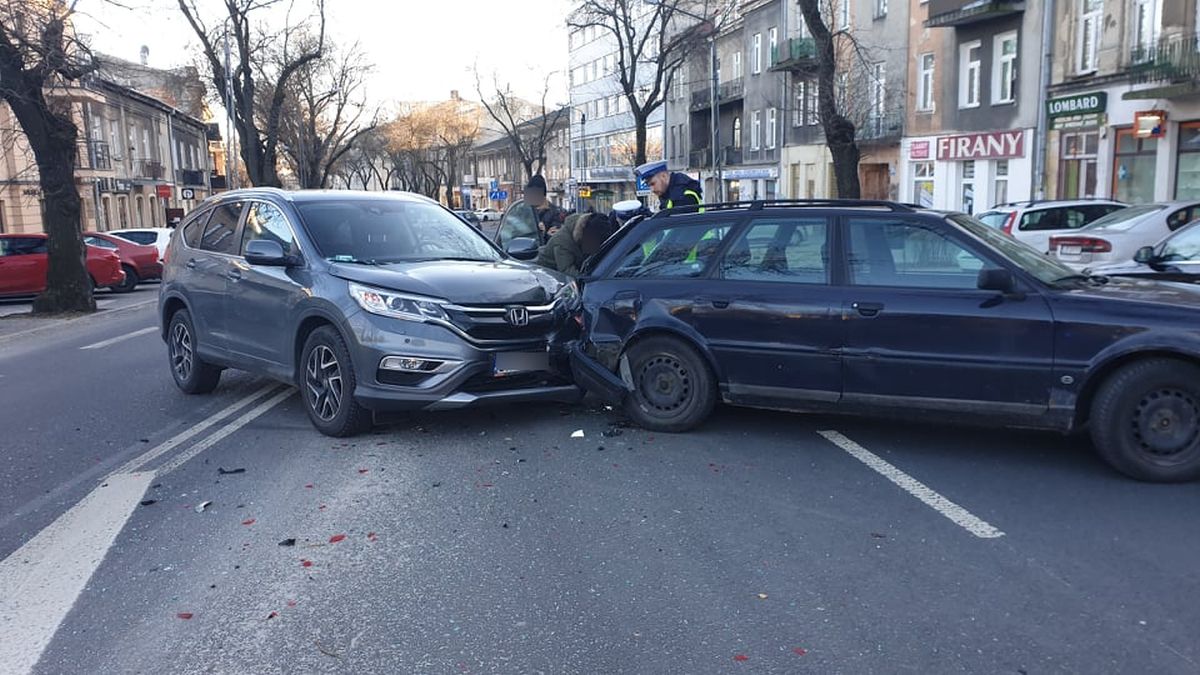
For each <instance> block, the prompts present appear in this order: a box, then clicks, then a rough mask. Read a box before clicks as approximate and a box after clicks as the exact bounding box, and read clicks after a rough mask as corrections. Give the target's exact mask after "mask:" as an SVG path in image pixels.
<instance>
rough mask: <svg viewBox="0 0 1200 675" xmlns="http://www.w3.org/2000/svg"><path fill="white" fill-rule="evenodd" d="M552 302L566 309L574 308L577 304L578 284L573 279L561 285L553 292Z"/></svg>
mask: <svg viewBox="0 0 1200 675" xmlns="http://www.w3.org/2000/svg"><path fill="white" fill-rule="evenodd" d="M554 302H555V304H561V305H562V306H563V307H565V308H567V309H575V308H576V307H578V306H579V286H578V285H577V284H576V283H575V282H574V281H571V282H570V283H568V284H565V285H563V287H562V288H560V289H558V292H557V293H555V294H554Z"/></svg>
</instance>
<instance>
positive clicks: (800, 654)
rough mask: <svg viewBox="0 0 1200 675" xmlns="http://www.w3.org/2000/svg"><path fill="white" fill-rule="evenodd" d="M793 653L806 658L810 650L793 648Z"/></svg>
mask: <svg viewBox="0 0 1200 675" xmlns="http://www.w3.org/2000/svg"><path fill="white" fill-rule="evenodd" d="M792 651H793V652H795V653H796V655H797V656H804V655H805V654H807V653H808V650H807V649H805V648H804V647H793V648H792Z"/></svg>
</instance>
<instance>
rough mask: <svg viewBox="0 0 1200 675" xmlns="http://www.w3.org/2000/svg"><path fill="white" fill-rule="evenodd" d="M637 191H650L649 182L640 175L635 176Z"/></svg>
mask: <svg viewBox="0 0 1200 675" xmlns="http://www.w3.org/2000/svg"><path fill="white" fill-rule="evenodd" d="M637 191H638V193H639V194H640V193H642V192H647V193H648V192H650V184H649V183H647V182H646V179H644V178H642V177H641V176H638V177H637Z"/></svg>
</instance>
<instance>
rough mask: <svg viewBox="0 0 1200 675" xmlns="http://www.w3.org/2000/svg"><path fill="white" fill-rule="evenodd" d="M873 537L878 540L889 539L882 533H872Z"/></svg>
mask: <svg viewBox="0 0 1200 675" xmlns="http://www.w3.org/2000/svg"><path fill="white" fill-rule="evenodd" d="M871 536H872V537H874V538H876V539H887V535H886V534H882V533H880V532H872V533H871Z"/></svg>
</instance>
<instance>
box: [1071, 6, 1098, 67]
mask: <svg viewBox="0 0 1200 675" xmlns="http://www.w3.org/2000/svg"><path fill="white" fill-rule="evenodd" d="M1078 2H1079V25H1078V27H1077V32H1076V35H1075V72H1076V73H1079V74H1081V75H1082V74H1084V73H1091V72H1095V70H1096V50H1097V49H1098V47H1099V44H1100V21H1101V17H1102V15H1103V10H1104V0H1078Z"/></svg>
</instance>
